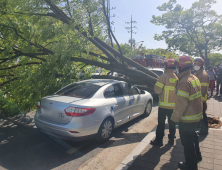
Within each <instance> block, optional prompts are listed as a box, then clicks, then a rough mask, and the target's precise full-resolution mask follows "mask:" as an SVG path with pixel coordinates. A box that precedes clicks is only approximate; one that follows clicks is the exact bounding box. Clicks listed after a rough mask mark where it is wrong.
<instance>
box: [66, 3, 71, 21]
mask: <svg viewBox="0 0 222 170" xmlns="http://www.w3.org/2000/svg"><path fill="white" fill-rule="evenodd" d="M67 11H68V12H69V15H70V17H71V18H72V14H71V10H70V5H69V0H67Z"/></svg>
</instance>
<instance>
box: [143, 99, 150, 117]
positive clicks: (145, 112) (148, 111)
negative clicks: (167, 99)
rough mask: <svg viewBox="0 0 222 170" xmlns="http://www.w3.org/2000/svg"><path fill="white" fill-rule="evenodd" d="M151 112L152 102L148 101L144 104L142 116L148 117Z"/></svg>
mask: <svg viewBox="0 0 222 170" xmlns="http://www.w3.org/2000/svg"><path fill="white" fill-rule="evenodd" d="M151 111H152V102H151V100H149V101H148V102H147V104H146V108H145V111H144V114H143V115H144V116H149V115H150V113H151Z"/></svg>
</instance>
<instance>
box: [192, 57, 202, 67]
mask: <svg viewBox="0 0 222 170" xmlns="http://www.w3.org/2000/svg"><path fill="white" fill-rule="evenodd" d="M194 64H195V65H199V66H203V65H204V59H202V58H201V57H198V58H195V59H194Z"/></svg>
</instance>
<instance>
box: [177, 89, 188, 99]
mask: <svg viewBox="0 0 222 170" xmlns="http://www.w3.org/2000/svg"><path fill="white" fill-rule="evenodd" d="M177 95H178V96H182V97H186V98H189V97H190V94H189V93H188V92H185V91H182V90H178V92H177Z"/></svg>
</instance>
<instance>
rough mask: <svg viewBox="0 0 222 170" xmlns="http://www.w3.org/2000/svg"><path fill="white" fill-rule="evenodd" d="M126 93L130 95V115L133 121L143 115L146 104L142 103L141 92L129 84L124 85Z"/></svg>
mask: <svg viewBox="0 0 222 170" xmlns="http://www.w3.org/2000/svg"><path fill="white" fill-rule="evenodd" d="M122 85H123V89H124V91H125V93H127V94H128V95H129V108H130V110H131V112H128V113H129V116H130V119H133V118H135V117H137V116H139V115H141V114H142V113H143V110H144V103H143V102H142V98H141V95H140V93H139V90H138V89H137V88H136V87H134V86H131V85H130V84H128V83H122Z"/></svg>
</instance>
